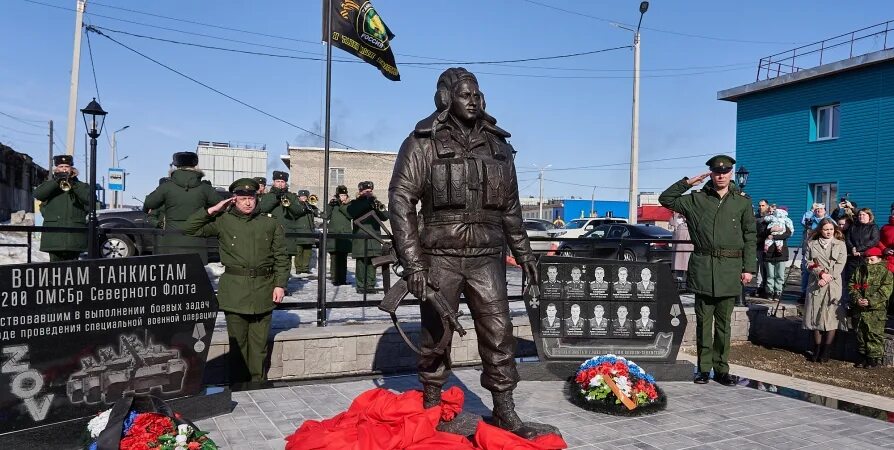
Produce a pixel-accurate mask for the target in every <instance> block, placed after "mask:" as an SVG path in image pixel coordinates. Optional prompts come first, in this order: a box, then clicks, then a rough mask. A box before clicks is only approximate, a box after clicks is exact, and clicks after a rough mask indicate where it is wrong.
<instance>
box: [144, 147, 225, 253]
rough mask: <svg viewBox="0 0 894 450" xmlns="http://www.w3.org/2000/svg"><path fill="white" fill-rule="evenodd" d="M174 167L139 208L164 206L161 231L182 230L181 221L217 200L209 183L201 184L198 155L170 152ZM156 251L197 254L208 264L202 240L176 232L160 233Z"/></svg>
mask: <svg viewBox="0 0 894 450" xmlns="http://www.w3.org/2000/svg"><path fill="white" fill-rule="evenodd" d="M171 165H173V166H174V167H175V169H174V170H173V171H172V172H171V175H170V178H171V181H169V182H167V183H164V184H162V185H161V186H159V187H157V188H155V190H154V191H152V193H150V194H149V195H147V196H146V201H145V202H143V211H149V210H155V209H159V208H164V213H165V220H164V230H183V223H184V221H186V219H187V218H188V217H189V216H190V215H192V214H193V213H194V212H196V211H199V210H205V209H207V208H209V207H211V206H214V205H215V204H216V203H217V202H219V201H220V200H221V197H220V194H218V193H217V191H215V190H214V188H213V187H212V186H211V184H210V183H204V182H203V181H204V180H202V177H203V176H204V174H203V173H202V171H201V170H199V169H197V168H196V166H198V165H199V155H197V154H195V153H194V152H178V153H174V158H173V162H172V163H171ZM155 252H156V253H159V254H168V253H198V254H199V256H201V258H202V263H203V264H208V243H207V241H206V240H205V239H199V238H195V237H191V236H184V235H182V234H180V233H177V232H176V231H175V232H173V233H164V234H162V235H161V238H160V239H159V240H158V246H157V247H156V250H155Z"/></svg>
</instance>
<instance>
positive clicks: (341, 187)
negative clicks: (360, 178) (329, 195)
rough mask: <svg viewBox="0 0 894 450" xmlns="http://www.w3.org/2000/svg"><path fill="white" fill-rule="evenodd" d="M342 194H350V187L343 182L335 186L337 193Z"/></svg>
mask: <svg viewBox="0 0 894 450" xmlns="http://www.w3.org/2000/svg"><path fill="white" fill-rule="evenodd" d="M341 194H345V195H348V187H347V186H345V185H343V184H339V185H338V187H337V188H335V195H341Z"/></svg>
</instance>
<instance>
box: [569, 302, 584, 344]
mask: <svg viewBox="0 0 894 450" xmlns="http://www.w3.org/2000/svg"><path fill="white" fill-rule="evenodd" d="M580 313H581V311H580V304H578V303H572V304H571V306H569V307H568V315H567V316H565V335H566V336H583V335H584V328H585V327H584V325H585V324H586V320H585V319H584V318H583V317H582V316H581V314H580Z"/></svg>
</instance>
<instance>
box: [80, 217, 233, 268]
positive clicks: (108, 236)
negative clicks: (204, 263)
mask: <svg viewBox="0 0 894 450" xmlns="http://www.w3.org/2000/svg"><path fill="white" fill-rule="evenodd" d="M96 218H97V221H98V222H99V228H100V230H101V234H102V238H101V239H102V241H101V244H100V249H99V252H100V255H101V256H102V257H103V258H127V257H130V256H143V255H151V254H153V253H154V247H155V241H156V236H158V235H157V234H154V233H152V232H149V230H152V229H153V227H152V225H150V224H149V223H148V222H147V221H146V213H144V212H143V211H142V210H140V209H129V208H116V209H104V210H99V211H97V212H96ZM128 228H130V229H133V228H145V229H146V230H147V232H146V233H141V232H134V231H124V229H128ZM119 230H120V231H119ZM207 241H208V261H211V262H217V261H220V255H219V254H218V249H217V238H208V240H207Z"/></svg>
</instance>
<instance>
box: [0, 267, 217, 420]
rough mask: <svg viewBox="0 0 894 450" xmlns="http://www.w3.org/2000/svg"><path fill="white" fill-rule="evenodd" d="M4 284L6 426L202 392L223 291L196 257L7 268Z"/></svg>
mask: <svg viewBox="0 0 894 450" xmlns="http://www.w3.org/2000/svg"><path fill="white" fill-rule="evenodd" d="M0 286H2V289H0V351H2V354H0V358H2V359H0V361H2V363H0V386H3V389H2V390H0V434H2V433H7V432H13V431H16V430H23V429H28V428H33V427H37V426H45V425H50V424H54V423H58V422H63V421H68V420H71V419H78V418H82V417H89V416H92V415H95V414H96V413H98V412H100V411H103V410H105V409H108V408H110V407H111V406H112V404H114V403H115V400H117V399H119V398H120V397H121V396H122V395H123V394H124V393H128V392H131V393H136V394H148V393H151V394H153V395H156V396H159V397H161V398H168V399H170V398H180V397H185V396H189V395H193V394H197V393H199V392H200V391H201V390H202V387H203V386H202V372H203V371H204V368H205V360H206V358H207V356H208V347H209V346H210V344H211V333H212V332H213V330H214V321H215V318H216V315H217V298H216V297H215V295H214V291H213V290H212V288H211V283H210V281H209V280H208V275H207V274H206V273H205V267H204V266H203V265H202V261H201V259H200V258H199V256H198V255H164V256H145V257H138V258H123V259H102V260H91V261H71V262H64V263H47V264H28V265H10V266H0Z"/></svg>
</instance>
